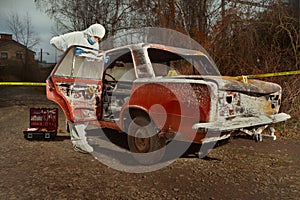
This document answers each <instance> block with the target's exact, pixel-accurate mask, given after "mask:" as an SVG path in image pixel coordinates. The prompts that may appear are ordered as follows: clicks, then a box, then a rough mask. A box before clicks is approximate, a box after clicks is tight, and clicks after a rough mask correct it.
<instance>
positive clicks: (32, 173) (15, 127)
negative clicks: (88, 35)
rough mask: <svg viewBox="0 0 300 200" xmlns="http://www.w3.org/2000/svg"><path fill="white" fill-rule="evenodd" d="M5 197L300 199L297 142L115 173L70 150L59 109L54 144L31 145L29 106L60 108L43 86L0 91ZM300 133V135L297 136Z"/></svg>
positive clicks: (243, 147) (244, 144)
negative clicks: (27, 131)
mask: <svg viewBox="0 0 300 200" xmlns="http://www.w3.org/2000/svg"><path fill="white" fill-rule="evenodd" d="M0 92H1V96H0V127H1V131H0V137H1V139H0V199H1V200H2V199H300V148H299V147H300V139H299V138H298V139H297V138H281V137H279V138H278V139H277V140H276V141H272V140H271V139H265V140H264V141H263V142H254V141H253V140H248V139H242V138H238V139H231V140H230V143H229V144H226V145H224V146H221V147H218V148H216V149H213V150H212V151H211V153H210V154H209V156H208V157H207V158H206V159H199V158H197V157H193V156H190V157H189V156H183V157H181V158H179V159H177V160H176V161H175V162H174V163H172V164H171V165H169V166H167V167H165V168H162V169H160V170H158V171H154V172H149V173H138V174H135V173H126V172H121V171H117V170H114V169H112V168H110V167H108V166H106V165H104V164H102V163H101V162H99V161H97V160H96V159H95V158H94V157H93V156H92V155H90V154H81V153H78V152H75V151H74V150H73V149H72V145H71V141H70V138H69V135H68V134H67V133H66V132H65V123H64V116H63V114H62V112H61V110H60V112H59V119H60V120H59V125H60V129H61V131H60V133H59V134H58V136H57V137H56V139H55V140H54V141H44V140H38V141H27V140H25V139H24V137H23V130H24V129H26V128H27V127H28V126H29V108H30V107H57V105H56V104H54V103H52V102H50V101H48V100H47V99H46V97H45V93H44V92H45V91H44V90H43V89H42V88H35V87H31V88H25V87H1V88H0ZM299 133H300V130H299Z"/></svg>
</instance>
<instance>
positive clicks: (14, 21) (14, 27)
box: [7, 12, 40, 49]
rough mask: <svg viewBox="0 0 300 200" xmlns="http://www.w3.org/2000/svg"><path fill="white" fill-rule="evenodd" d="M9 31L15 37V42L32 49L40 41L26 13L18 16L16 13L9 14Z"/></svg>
mask: <svg viewBox="0 0 300 200" xmlns="http://www.w3.org/2000/svg"><path fill="white" fill-rule="evenodd" d="M7 25H8V28H9V30H10V31H11V32H12V33H13V35H14V36H15V39H16V41H17V42H19V43H21V44H23V45H24V46H26V47H27V48H29V49H32V48H33V47H35V46H36V45H37V44H39V42H40V39H39V37H38V36H37V34H36V33H35V31H34V28H33V25H32V23H31V18H30V16H29V14H28V13H26V15H25V16H19V14H17V13H13V12H12V13H10V14H9V17H8V21H7Z"/></svg>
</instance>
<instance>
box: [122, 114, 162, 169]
mask: <svg viewBox="0 0 300 200" xmlns="http://www.w3.org/2000/svg"><path fill="white" fill-rule="evenodd" d="M128 146H129V149H130V151H131V152H133V156H134V158H135V159H136V160H137V161H138V162H139V163H141V164H147V165H148V164H154V163H157V162H159V161H160V160H161V159H162V158H163V156H164V154H165V148H164V147H165V146H166V141H165V139H164V138H160V137H159V136H158V134H157V133H156V127H155V125H154V123H153V122H152V121H151V120H150V121H149V118H146V117H141V116H139V117H136V118H134V119H133V121H132V122H131V123H130V124H129V127H128Z"/></svg>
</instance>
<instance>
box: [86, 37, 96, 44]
mask: <svg viewBox="0 0 300 200" xmlns="http://www.w3.org/2000/svg"><path fill="white" fill-rule="evenodd" d="M87 40H88V42H89V43H90V44H91V45H93V44H95V43H96V41H95V40H94V38H93V37H89V38H88V39H87Z"/></svg>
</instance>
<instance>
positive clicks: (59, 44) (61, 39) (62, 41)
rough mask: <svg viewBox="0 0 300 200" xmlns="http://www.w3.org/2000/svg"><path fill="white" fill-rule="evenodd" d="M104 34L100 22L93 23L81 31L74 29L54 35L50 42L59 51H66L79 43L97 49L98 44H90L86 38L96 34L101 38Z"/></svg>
mask: <svg viewBox="0 0 300 200" xmlns="http://www.w3.org/2000/svg"><path fill="white" fill-rule="evenodd" d="M104 35H105V28H104V27H103V26H102V25H101V24H93V25H91V26H90V27H88V28H87V29H85V30H83V31H75V32H71V33H66V34H64V35H59V36H55V37H53V38H52V39H51V40H50V44H51V45H53V46H54V47H55V48H57V49H58V50H60V51H66V50H67V49H68V48H69V47H70V46H72V45H81V46H86V47H90V48H93V49H99V44H98V42H96V43H95V44H90V43H89V42H88V38H89V37H92V36H96V37H98V38H100V39H102V38H103V37H104Z"/></svg>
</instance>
